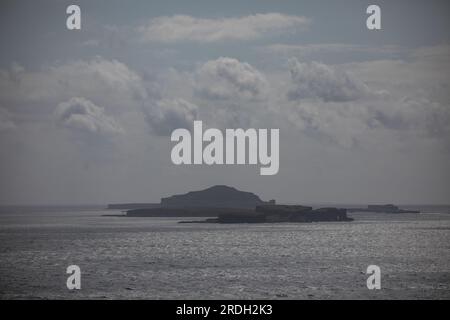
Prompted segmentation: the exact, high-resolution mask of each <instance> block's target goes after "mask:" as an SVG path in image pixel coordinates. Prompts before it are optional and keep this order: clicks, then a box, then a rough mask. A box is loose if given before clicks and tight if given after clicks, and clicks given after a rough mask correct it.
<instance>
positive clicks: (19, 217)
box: [0, 206, 450, 299]
mask: <svg viewBox="0 0 450 320" xmlns="http://www.w3.org/2000/svg"><path fill="white" fill-rule="evenodd" d="M401 207H402V208H409V209H418V210H421V211H422V212H421V213H420V214H409V213H405V214H384V213H357V212H355V213H350V214H349V216H351V217H353V218H354V219H355V220H354V221H352V222H317V223H268V224H213V223H199V224H197V223H188V224H184V223H179V222H180V221H183V220H196V219H198V220H202V218H147V217H140V218H138V217H133V218H132V217H121V216H104V215H114V214H121V212H120V211H114V210H106V209H105V207H104V206H68V207H42V206H41V207H17V206H16V207H0V299H449V298H450V206H409V207H407V206H401ZM70 265H77V266H79V268H80V270H81V278H80V279H81V289H79V290H69V289H68V287H67V284H66V283H67V279H68V277H69V276H70V274H68V273H66V272H67V267H68V266H70ZM370 265H376V266H378V267H379V268H380V269H379V270H380V289H372V290H370V289H368V286H367V280H368V278H369V276H370V275H369V274H367V268H368V266H370Z"/></svg>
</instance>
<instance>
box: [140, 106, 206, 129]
mask: <svg viewBox="0 0 450 320" xmlns="http://www.w3.org/2000/svg"><path fill="white" fill-rule="evenodd" d="M144 114H145V119H146V121H147V123H148V124H149V126H150V129H151V131H152V133H154V134H156V135H159V136H166V135H170V134H171V133H172V131H173V130H174V129H178V128H187V129H189V128H191V127H192V125H193V123H194V120H196V119H197V115H198V107H197V106H196V105H195V104H192V103H190V102H188V101H186V100H183V99H161V100H158V101H154V102H153V103H151V104H150V105H148V106H147V107H144Z"/></svg>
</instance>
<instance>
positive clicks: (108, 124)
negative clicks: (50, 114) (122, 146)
mask: <svg viewBox="0 0 450 320" xmlns="http://www.w3.org/2000/svg"><path fill="white" fill-rule="evenodd" d="M56 116H57V120H58V123H60V124H61V125H63V126H64V127H66V128H69V129H71V130H75V131H78V132H87V133H89V134H95V135H100V136H111V135H115V134H121V133H124V130H123V129H122V127H121V126H120V125H119V124H118V123H117V122H116V120H115V119H114V118H113V117H111V116H108V115H106V114H105V110H104V108H102V107H99V106H97V105H95V104H94V103H92V102H91V101H89V100H87V99H85V98H79V97H74V98H72V99H70V100H69V101H66V102H61V103H60V104H59V105H58V106H57V108H56Z"/></svg>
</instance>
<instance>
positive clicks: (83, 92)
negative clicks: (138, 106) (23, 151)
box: [0, 57, 147, 108]
mask: <svg viewBox="0 0 450 320" xmlns="http://www.w3.org/2000/svg"><path fill="white" fill-rule="evenodd" d="M74 96H82V97H86V98H88V99H91V100H95V101H99V102H101V103H102V104H104V105H108V106H109V107H111V108H127V107H129V106H130V104H132V103H133V102H139V101H142V100H143V99H145V98H146V97H147V91H146V89H145V86H144V84H143V81H142V79H141V77H140V76H139V75H138V74H136V73H135V72H134V71H132V70H131V69H129V68H128V67H127V66H126V65H125V64H124V63H121V62H119V61H117V60H114V59H113V60H107V59H104V58H102V57H95V58H93V59H91V60H88V61H83V60H77V61H70V62H67V63H64V64H58V65H50V66H47V67H44V68H42V69H41V70H37V71H27V70H25V69H24V68H23V67H20V66H17V65H13V66H12V67H11V70H0V102H3V103H4V104H5V105H10V104H11V103H17V102H18V103H20V104H23V103H42V102H44V105H51V104H56V103H58V102H59V101H61V100H67V99H70V98H71V97H74Z"/></svg>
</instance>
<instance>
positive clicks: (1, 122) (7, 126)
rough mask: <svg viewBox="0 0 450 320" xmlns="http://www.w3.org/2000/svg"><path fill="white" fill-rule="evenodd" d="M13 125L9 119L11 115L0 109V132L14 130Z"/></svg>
mask: <svg viewBox="0 0 450 320" xmlns="http://www.w3.org/2000/svg"><path fill="white" fill-rule="evenodd" d="M15 127H16V125H15V123H14V122H13V121H12V119H11V114H10V113H9V112H8V110H6V109H4V108H0V132H6V131H10V130H12V129H14V128H15Z"/></svg>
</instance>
